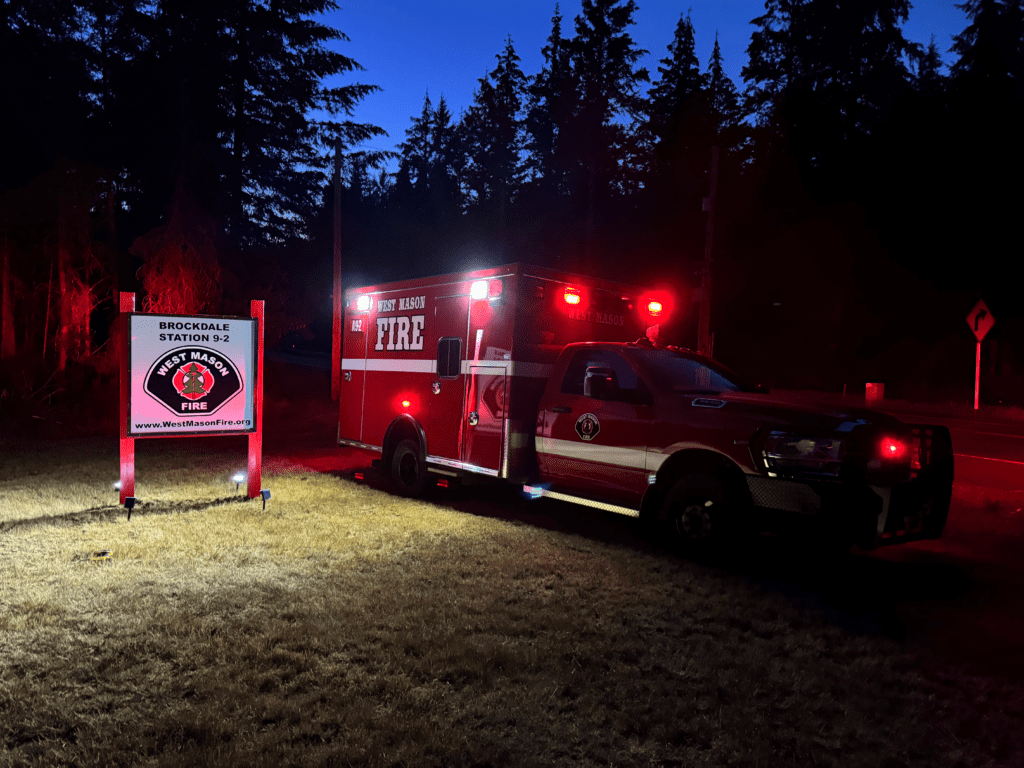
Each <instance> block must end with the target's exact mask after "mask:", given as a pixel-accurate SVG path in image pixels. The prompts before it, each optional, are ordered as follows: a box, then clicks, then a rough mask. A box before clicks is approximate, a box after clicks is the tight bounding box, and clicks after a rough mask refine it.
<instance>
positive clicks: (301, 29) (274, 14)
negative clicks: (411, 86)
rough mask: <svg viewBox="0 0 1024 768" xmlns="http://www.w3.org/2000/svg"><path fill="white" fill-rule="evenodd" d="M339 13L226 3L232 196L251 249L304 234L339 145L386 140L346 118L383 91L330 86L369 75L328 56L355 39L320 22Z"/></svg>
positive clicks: (322, 3) (306, 3)
mask: <svg viewBox="0 0 1024 768" xmlns="http://www.w3.org/2000/svg"><path fill="white" fill-rule="evenodd" d="M337 7H338V6H337V4H336V3H335V2H334V1H333V0H277V1H276V2H274V3H271V4H269V5H263V4H261V3H258V2H253V0H234V2H231V3H229V4H227V5H226V10H225V14H224V15H225V19H224V22H225V24H224V27H223V29H224V36H225V38H226V40H227V41H229V45H228V47H227V53H228V61H229V73H228V80H227V82H226V83H224V84H223V85H225V86H227V89H226V90H225V91H224V92H223V94H224V96H226V98H225V100H224V102H225V103H224V105H223V106H224V107H225V112H226V115H225V116H226V118H227V125H228V135H229V137H230V139H229V141H230V148H231V156H230V166H229V172H228V174H227V195H228V198H229V200H230V201H231V209H232V210H231V214H230V218H229V221H230V222H231V226H232V228H233V230H234V234H235V235H236V237H238V238H239V239H240V240H242V241H243V242H247V241H253V240H255V239H265V240H269V241H280V240H284V239H287V238H290V237H295V236H297V235H300V234H302V224H301V223H302V221H303V220H307V219H309V218H310V217H311V216H312V214H313V211H314V207H315V205H316V203H317V199H316V198H317V194H316V192H317V191H318V190H319V189H320V188H321V187H322V186H323V184H324V183H325V182H326V181H327V178H328V171H329V169H330V166H331V163H332V158H331V155H332V154H333V149H334V146H335V140H336V139H337V138H340V139H341V140H342V143H343V146H346V147H348V146H351V145H352V144H355V143H359V142H362V141H365V140H366V139H369V138H371V137H373V136H379V135H382V134H383V133H384V131H383V129H381V128H377V127H375V126H369V125H365V124H361V123H356V122H353V121H352V120H350V119H344V118H350V117H351V116H352V114H353V111H354V108H355V106H356V105H357V104H358V103H359V101H361V100H362V99H363V98H364V97H365V96H367V95H368V94H370V93H372V92H374V91H376V90H379V89H378V87H377V86H372V85H363V84H358V83H356V84H348V85H340V86H335V87H328V86H326V85H324V81H325V80H326V79H327V78H330V77H336V76H338V75H347V74H349V73H352V72H357V71H360V70H361V69H362V67H360V66H359V64H357V63H356V62H355V61H353V60H352V59H351V58H349V57H348V56H345V55H343V54H341V53H337V52H335V51H331V50H329V49H328V48H327V44H328V43H331V42H334V41H347V40H348V37H347V36H346V35H345V34H344V33H342V32H341V31H339V30H337V29H333V28H331V27H328V26H325V25H324V24H321V23H320V22H319V21H317V20H316V18H317V17H320V16H322V15H323V14H324V13H327V12H330V11H334V10H337ZM317 110H319V111H322V112H325V113H327V115H329V117H328V119H326V120H320V121H315V120H312V119H311V118H310V117H309V115H310V114H311V113H312V112H314V111H317ZM339 117H341V118H342V119H338V118H339Z"/></svg>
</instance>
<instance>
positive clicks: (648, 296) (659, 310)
mask: <svg viewBox="0 0 1024 768" xmlns="http://www.w3.org/2000/svg"><path fill="white" fill-rule="evenodd" d="M639 305H640V306H641V307H643V311H644V312H646V313H647V317H648V318H651V319H653V320H664V319H665V318H667V317H668V316H669V315H671V314H672V307H673V301H672V296H671V294H670V293H669V292H668V291H666V290H654V291H648V292H646V293H645V294H644V295H643V296H641V297H640V301H639Z"/></svg>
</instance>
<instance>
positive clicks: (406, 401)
mask: <svg viewBox="0 0 1024 768" xmlns="http://www.w3.org/2000/svg"><path fill="white" fill-rule="evenodd" d="M410 405H412V400H403V401H402V407H403V408H408V407H409V406H410Z"/></svg>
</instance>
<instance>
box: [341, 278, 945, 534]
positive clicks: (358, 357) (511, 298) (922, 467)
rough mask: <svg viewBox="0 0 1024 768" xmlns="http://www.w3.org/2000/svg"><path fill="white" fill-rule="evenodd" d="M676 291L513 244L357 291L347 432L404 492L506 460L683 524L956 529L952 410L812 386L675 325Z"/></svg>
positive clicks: (345, 373)
mask: <svg viewBox="0 0 1024 768" xmlns="http://www.w3.org/2000/svg"><path fill="white" fill-rule="evenodd" d="M671 305H672V297H671V296H669V295H666V294H664V293H659V292H657V291H648V290H643V289H640V288H636V287H633V286H628V285H622V284H618V283H614V282H609V281H606V280H601V279H596V278H590V277H583V276H580V275H575V274H570V273H566V272H560V271H556V270H551V269H545V268H541V267H536V266H529V265H525V264H520V263H516V264H509V265H505V266H501V267H495V268H491V269H482V270H477V271H472V272H467V273H461V274H451V275H444V276H440V277H433V278H424V279H418V280H407V281H402V282H393V283H388V284H386V285H376V286H368V287H364V288H356V289H352V290H350V291H348V292H347V293H346V297H345V312H344V318H343V329H342V331H343V347H342V348H343V350H344V353H343V357H342V360H341V377H342V381H341V384H340V387H341V389H340V398H339V403H340V405H339V420H338V443H339V445H342V446H349V447H355V448H360V449H363V450H366V451H371V452H374V453H375V454H377V456H376V458H375V459H374V461H373V464H374V466H376V467H378V468H379V469H381V470H382V471H383V472H384V473H385V474H387V475H388V476H389V478H390V480H391V483H392V486H393V487H394V488H395V490H396V491H397V492H398V493H400V494H403V495H407V496H414V495H418V494H419V493H421V492H422V491H423V490H424V488H425V487H426V485H427V483H428V482H438V483H440V484H442V485H443V484H447V483H448V482H450V481H452V480H453V479H455V478H467V477H491V478H497V479H501V480H504V481H507V482H511V483H516V484H519V485H521V486H522V488H523V492H524V493H525V494H526V495H528V496H530V497H533V498H536V497H541V496H547V497H552V498H556V499H561V500H564V501H569V502H573V503H577V504H582V505H585V506H590V507H595V508H598V509H602V510H606V511H610V512H618V513H622V514H626V515H630V516H634V517H640V518H641V519H643V520H645V521H648V522H651V523H656V524H663V525H659V528H661V529H665V528H667V530H669V531H670V532H672V533H673V534H674V535H675V536H677V537H678V538H679V539H680V541H682V542H688V543H691V544H695V545H696V544H700V543H708V542H709V541H711V540H714V539H721V538H723V537H727V536H728V535H729V534H734V533H737V532H739V531H762V532H763V531H775V532H781V533H786V532H799V531H803V532H811V533H814V534H815V535H819V536H822V537H824V538H825V539H827V540H828V541H830V542H833V543H835V544H838V545H841V546H842V547H848V546H851V545H858V546H861V547H864V548H873V547H875V546H879V545H885V544H895V543H899V542H905V541H913V540H916V539H922V538H938V537H939V536H940V535H941V533H942V530H943V527H944V525H945V521H946V516H947V513H948V510H949V504H950V499H951V494H952V482H953V452H952V442H951V439H950V434H949V430H948V429H947V428H946V427H944V426H940V425H925V424H905V423H903V422H901V421H900V420H898V419H896V418H895V417H893V416H890V415H887V414H883V413H880V412H876V411H873V410H869V409H864V408H854V407H845V406H842V407H840V406H825V405H808V404H802V405H801V404H796V403H792V402H786V401H784V400H780V399H779V398H778V397H775V396H772V395H771V394H770V393H769V392H768V390H767V388H765V387H763V386H760V385H752V384H750V383H748V382H746V381H744V380H743V379H742V378H741V377H740V376H738V375H737V374H735V373H734V372H733V371H731V370H730V369H728V368H726V367H725V366H722V365H720V364H719V363H717V362H716V361H714V360H712V359H710V358H708V357H704V356H701V355H698V354H695V353H693V352H691V351H689V350H686V349H682V348H679V347H675V346H666V345H661V344H659V343H658V330H659V327H660V325H661V324H662V323H663V322H664V321H665V320H666V318H667V317H668V315H669V313H670V312H671V311H672V306H671Z"/></svg>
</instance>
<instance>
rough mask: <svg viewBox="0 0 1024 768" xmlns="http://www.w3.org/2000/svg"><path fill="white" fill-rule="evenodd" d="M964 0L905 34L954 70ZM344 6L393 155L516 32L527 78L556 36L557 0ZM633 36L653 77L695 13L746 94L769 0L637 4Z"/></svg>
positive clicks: (350, 0)
mask: <svg viewBox="0 0 1024 768" xmlns="http://www.w3.org/2000/svg"><path fill="white" fill-rule="evenodd" d="M959 1H960V0H921V1H920V2H917V3H914V7H913V8H912V10H911V12H910V19H909V21H908V22H907V24H906V26H905V28H904V34H905V35H906V36H907V38H908V39H909V40H911V41H914V42H920V43H922V44H923V45H927V43H928V40H929V38H930V36H931V35H933V34H934V35H935V40H936V42H937V43H938V46H939V50H940V51H941V52H942V56H943V60H944V62H945V63H946V64H947V65H948V64H949V62H950V60H951V59H952V54H949V53H948V50H949V48H950V47H951V45H952V36H953V35H955V34H958V33H959V32H961V31H962V30H963V28H964V27H965V26H966V23H967V22H966V17H965V16H964V14H963V12H962V11H960V10H958V9H957V8H956V7H954V3H955V2H959ZM339 5H340V6H341V8H340V10H338V11H335V12H333V13H331V14H329V16H328V17H327V22H328V23H329V24H331V25H332V26H334V27H336V28H337V29H340V30H341V31H342V32H344V33H345V34H346V35H348V36H349V38H351V42H348V43H340V44H337V48H336V49H337V50H339V51H340V52H342V53H344V54H345V55H347V56H350V57H352V58H353V59H355V60H356V61H357V62H359V63H360V64H361V65H362V66H363V67H365V69H366V71H365V72H361V73H359V74H358V77H357V78H353V77H352V76H351V75H347V76H346V77H345V80H344V81H345V82H352V81H353V80H358V81H360V82H364V83H370V84H374V85H379V86H380V87H381V88H382V89H383V90H382V91H381V92H379V93H376V94H373V95H371V96H369V97H368V98H367V99H366V100H365V101H363V102H362V104H360V105H359V107H358V109H357V112H356V115H355V117H356V119H357V120H358V121H360V122H368V123H373V124H376V125H379V126H381V127H382V128H384V129H385V130H386V131H387V132H388V134H389V135H388V137H387V138H385V137H381V138H378V139H375V140H373V141H370V142H368V144H367V145H366V146H367V147H373V148H378V149H393V148H394V147H395V145H396V144H397V143H398V142H400V141H403V140H404V138H405V130H406V129H407V128H408V127H409V126H410V124H411V120H412V118H413V117H415V116H418V115H419V114H420V111H421V110H422V108H423V97H424V95H425V94H426V93H427V92H428V90H429V92H430V98H431V100H432V101H433V103H434V105H435V106H436V105H437V102H438V100H439V98H440V96H441V95H442V94H443V95H444V97H445V100H446V101H447V102H448V108H449V110H450V111H451V113H452V115H453V118H455V119H458V116H459V115H460V113H461V112H462V111H463V110H465V109H466V108H468V107H469V106H470V104H471V103H472V101H473V92H474V90H475V89H476V87H477V81H478V79H479V78H481V77H483V76H484V75H485V74H486V73H487V72H489V71H490V70H492V69H494V66H495V63H496V62H495V58H494V57H495V55H496V54H497V53H499V52H500V51H501V50H502V48H503V47H504V45H505V39H506V37H507V36H508V35H511V36H512V42H513V44H514V45H515V48H516V52H517V53H518V54H519V56H520V58H521V59H522V61H521V62H520V66H521V67H522V69H523V72H524V73H525V74H527V75H534V74H536V73H537V72H539V71H540V68H541V65H542V63H543V57H542V55H541V48H542V47H543V46H544V44H545V41H546V39H547V37H548V35H549V34H550V32H551V18H552V16H553V15H554V8H555V0H518V2H515V3H511V2H481V1H480V0H433V2H423V1H422V0H340V2H339ZM637 6H638V9H637V13H636V16H635V20H636V22H637V23H636V24H635V25H634V26H633V27H631V29H630V33H631V35H632V37H633V39H634V40H635V41H636V42H637V44H638V45H640V46H641V47H643V48H646V49H647V50H648V51H649V53H648V55H647V56H645V57H644V59H643V61H642V62H641V66H645V67H647V69H648V71H649V72H650V73H651V77H652V79H654V78H655V77H657V75H658V72H657V68H658V61H659V60H660V59H662V58H665V57H666V56H667V46H668V45H669V43H671V42H672V38H673V35H674V34H675V27H676V24H677V22H678V21H679V17H680V14H685V13H686V11H687V9H692V13H691V19H692V20H693V25H694V29H695V31H696V44H697V56H698V58H699V59H700V61H701V66H702V68H706V67H707V63H708V60H709V59H710V57H711V50H712V48H713V46H714V40H715V32H716V31H717V32H718V36H719V44H720V45H721V47H722V55H723V57H724V59H725V66H726V71H727V72H728V74H729V76H730V77H732V79H733V82H735V83H736V86H737V87H738V88H739V89H740V90H741V91H742V90H743V81H742V78H741V77H740V70H741V69H742V68H743V66H744V64H745V63H746V60H747V54H746V50H747V45H748V44H749V42H750V34H751V32H752V31H753V30H754V27H752V26H751V24H750V20H751V19H753V18H755V17H756V16H759V15H761V14H762V13H763V12H764V2H763V0H716V1H715V2H710V1H709V0H687V1H685V2H665V0H638V3H637ZM559 7H560V9H561V13H562V19H563V21H562V35H563V36H565V37H571V36H572V35H573V34H574V28H575V24H574V21H575V18H576V16H577V14H579V12H580V9H581V1H580V0H561V2H560V3H559Z"/></svg>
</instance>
